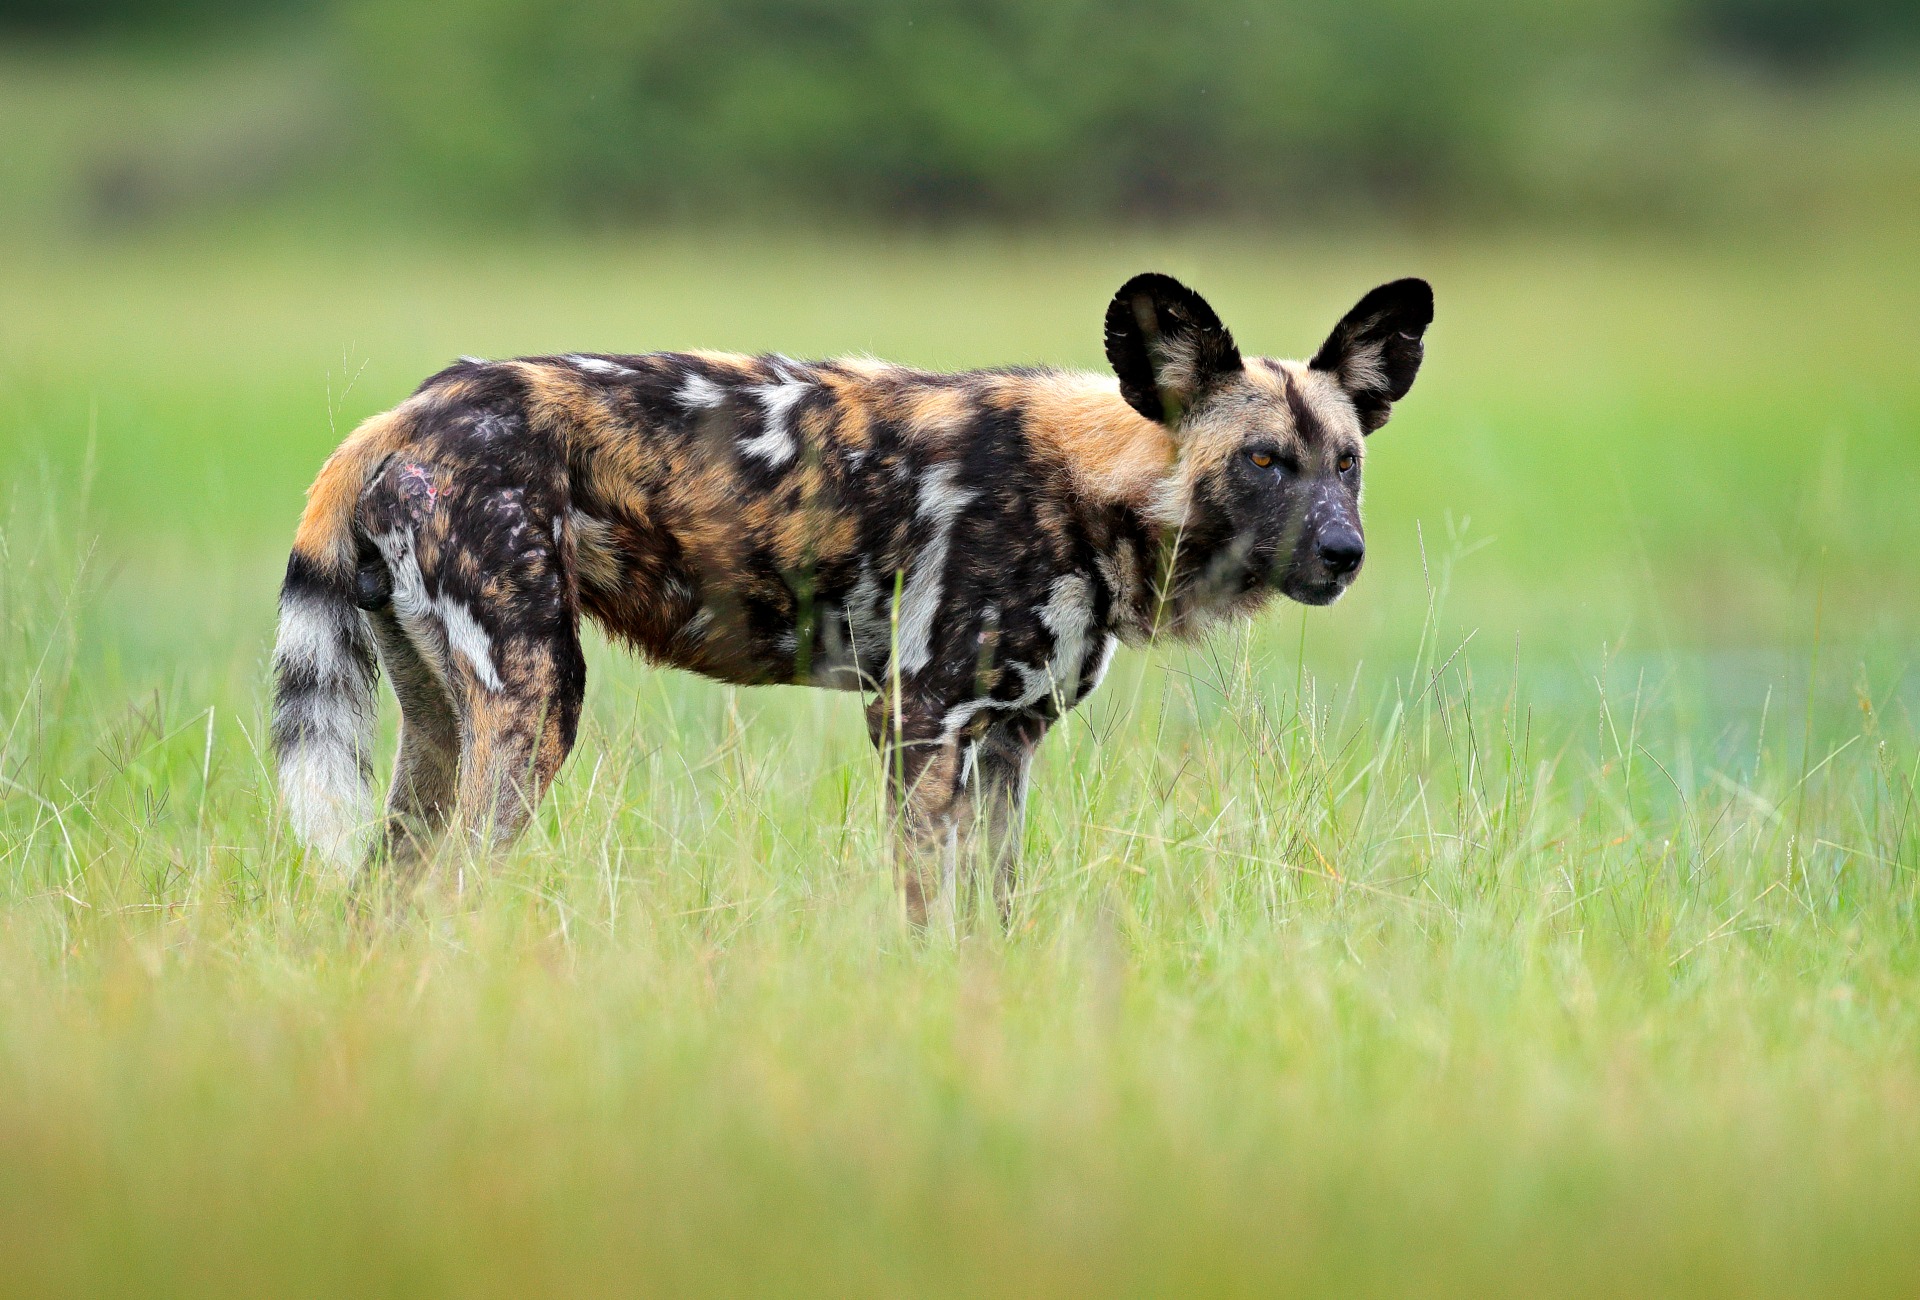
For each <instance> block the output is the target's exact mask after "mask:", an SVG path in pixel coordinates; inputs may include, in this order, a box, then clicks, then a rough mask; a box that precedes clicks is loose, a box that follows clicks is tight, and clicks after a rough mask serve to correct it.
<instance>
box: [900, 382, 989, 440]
mask: <svg viewBox="0 0 1920 1300" xmlns="http://www.w3.org/2000/svg"><path fill="white" fill-rule="evenodd" d="M974 410H975V408H974V404H973V402H972V401H971V400H970V399H969V398H968V395H967V394H966V393H965V392H964V391H963V390H961V389H959V388H911V389H908V390H907V391H906V392H905V393H904V394H903V395H902V400H901V401H900V403H899V407H898V411H897V414H898V417H899V420H900V423H901V424H902V425H903V426H905V431H906V434H907V436H908V437H909V438H911V437H914V436H916V435H918V436H921V437H930V438H933V439H937V440H945V439H947V438H950V437H952V436H953V434H955V433H956V432H958V431H959V430H961V429H963V428H965V427H966V426H967V424H968V422H969V421H970V420H971V419H972V418H973V414H974Z"/></svg>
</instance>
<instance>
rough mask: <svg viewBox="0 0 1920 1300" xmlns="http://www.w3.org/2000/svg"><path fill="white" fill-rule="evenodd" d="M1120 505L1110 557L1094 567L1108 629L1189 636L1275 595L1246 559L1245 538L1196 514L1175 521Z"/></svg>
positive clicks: (1129, 636) (1140, 638) (1139, 638)
mask: <svg viewBox="0 0 1920 1300" xmlns="http://www.w3.org/2000/svg"><path fill="white" fill-rule="evenodd" d="M1127 513H1128V518H1127V522H1126V524H1124V525H1123V526H1121V527H1120V528H1117V529H1116V530H1115V533H1114V538H1115V540H1114V545H1113V548H1112V552H1111V554H1112V556H1113V557H1115V558H1113V559H1111V560H1103V561H1102V564H1101V569H1102V576H1103V577H1105V578H1106V580H1107V584H1108V587H1109V588H1110V589H1111V591H1112V593H1113V621H1114V631H1116V632H1117V633H1118V634H1119V635H1120V638H1121V639H1122V640H1123V641H1125V642H1127V643H1128V644H1129V645H1144V644H1146V643H1148V642H1150V641H1156V640H1161V639H1166V638H1171V639H1174V640H1186V639H1191V638H1193V637H1196V636H1199V635H1201V634H1203V633H1204V632H1205V631H1206V630H1207V629H1208V628H1209V627H1211V626H1213V625H1214V624H1215V623H1217V622H1220V621H1221V620H1223V619H1229V618H1238V617H1244V616H1246V615H1249V614H1252V613H1254V612H1255V611H1256V610H1258V609H1259V608H1260V606H1262V605H1264V604H1266V603H1267V601H1268V600H1270V599H1272V597H1273V596H1274V595H1275V592H1274V590H1273V588H1272V587H1271V586H1270V585H1269V584H1268V583H1266V582H1265V581H1263V580H1261V579H1260V578H1259V577H1258V576H1257V575H1256V574H1255V573H1254V571H1253V570H1252V568H1251V567H1250V566H1249V564H1248V563H1247V555H1246V548H1245V546H1244V545H1242V544H1239V543H1238V542H1237V541H1236V539H1234V538H1232V537H1224V536H1219V537H1217V536H1213V535H1211V534H1210V533H1209V531H1208V529H1207V528H1206V526H1205V522H1204V521H1191V520H1190V521H1189V522H1188V523H1187V524H1186V525H1185V526H1176V525H1169V524H1164V523H1161V522H1159V521H1158V520H1157V519H1156V518H1153V517H1151V516H1150V514H1149V513H1148V512H1144V511H1129V512H1127Z"/></svg>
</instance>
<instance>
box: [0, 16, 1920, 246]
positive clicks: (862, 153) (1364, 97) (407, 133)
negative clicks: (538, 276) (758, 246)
mask: <svg viewBox="0 0 1920 1300" xmlns="http://www.w3.org/2000/svg"><path fill="white" fill-rule="evenodd" d="M1916 12H1917V11H1916V8H1915V6H1913V5H1911V4H1909V3H1903V2H1902V0H1564V2H1563V3H1535V2H1530V0H1456V2H1455V3H1449V4H1438V3H1426V2H1424V0H1376V2H1375V3H1368V4H1359V5H1356V4H1348V3H1342V2H1341V0H1283V2H1281V3H1271V2H1268V0H1052V2H1050V3H1047V4H1028V3H1022V2H1021V0H907V2H905V3H895V2H890V0H803V2H801V3H781V2H780V0H722V2H720V3H710V2H702V0H639V2H626V0H584V2H583V3H574V4H567V5H549V4H544V3H540V2H539V0H478V2H477V3H466V2H461V0H407V2H406V3H393V2H392V0H275V2H268V0H6V3H4V4H0V40H4V42H5V47H6V53H5V63H4V65H0V66H4V75H3V76H0V84H4V85H5V86H6V96H5V97H6V101H7V102H6V104H5V106H4V108H0V113H4V114H5V120H6V121H7V125H8V128H9V129H8V132H7V134H8V137H9V145H8V148H7V150H6V154H7V159H8V161H7V174H6V175H4V176H0V192H4V193H5V194H6V195H7V196H8V197H7V198H6V199H5V200H4V202H5V206H6V208H7V210H8V215H10V216H12V217H15V218H16V219H20V218H25V217H28V216H30V215H32V214H36V213H37V214H39V215H40V216H41V217H42V218H43V219H54V220H58V221H59V222H61V223H62V224H67V223H72V222H79V223H81V224H83V225H88V226H105V227H114V228H119V227H127V226H140V225H146V224H150V223H153V222H156V221H162V220H167V219H181V218H185V217H189V216H205V215H206V214H208V213H211V212H216V211H221V210H227V209H232V208H234V207H236V206H241V205H246V204H250V203H257V202H260V201H262V200H265V199H268V198H270V197H272V196H275V195H278V196H282V197H286V196H298V198H299V200H300V202H301V204H302V205H303V206H305V205H310V204H311V203H312V201H313V200H314V198H315V197H316V195H317V194H320V193H325V194H327V195H329V196H330V197H332V198H334V199H338V200H342V201H344V202H345V203H346V204H347V205H348V206H349V207H350V208H351V209H352V210H354V211H355V212H356V214H357V215H359V216H361V217H364V216H366V215H367V214H368V212H369V211H387V212H391V211H405V212H408V213H411V214H414V215H417V216H421V217H425V218H429V219H433V220H442V221H457V222H459V223H462V224H473V223H498V222H512V223H517V224H520V225H526V224H533V223H560V224H572V225H579V224H583V223H595V224H613V225H623V224H630V223H632V222H635V221H640V220H658V219H661V218H675V217H694V216H698V217H711V216H714V215H722V216H725V217H727V218H728V219H731V220H739V219H742V218H751V219H754V220H757V221H760V222H763V223H772V224H780V225H786V224H790V223H791V222H793V221H795V220H810V221H818V220H843V219H857V220H863V221H867V222H882V223H886V222H898V221H911V222H915V223H945V222H956V221H976V222H977V221H983V220H991V221H996V222H1019V223H1033V222H1050V221H1051V222H1057V221H1061V220H1067V219H1073V220H1082V221H1084V220H1090V219H1091V220H1100V221H1108V222H1111V221H1129V220H1145V221H1153V222H1166V221H1170V220H1188V221H1191V220H1196V219H1208V218H1221V217H1228V216H1231V217H1235V218H1239V219H1244V220H1249V221H1255V222H1260V223H1263V224H1270V223H1274V222H1298V221H1300V220H1303V219H1320V220H1330V219H1342V218H1346V217H1350V216H1351V215H1353V214H1354V213H1356V212H1365V213H1367V214H1368V215H1369V216H1371V217H1373V218H1376V219H1377V218H1379V217H1381V216H1383V215H1384V216H1389V217H1396V218H1403V219H1412V220H1420V221H1432V220H1437V219H1471V220H1478V221H1490V222H1498V223H1501V224H1507V223H1511V222H1513V221H1515V220H1542V219H1553V220H1558V221H1576V222H1581V223H1588V224H1591V223H1594V222H1607V223H1619V222H1644V221H1654V220H1657V221H1665V222H1688V223H1695V224H1697V223H1701V222H1713V221H1720V222H1726V221H1749V220H1752V219H1755V218H1762V217H1763V218H1767V219H1770V220H1780V219H1783V218H1797V219H1802V220H1804V219H1808V218H1812V217H1832V216H1833V215H1835V214H1836V213H1852V214H1855V215H1857V214H1858V213H1859V212H1860V211H1861V210H1863V209H1871V210H1880V211H1887V210H1892V209H1895V208H1898V207H1900V206H1902V205H1904V206H1906V207H1907V208H1908V209H1911V208H1912V207H1913V205H1915V204H1916V202H1920V96H1917V95H1916V91H1915V85H1914V76H1913V72H1914V68H1915V66H1916V60H1920V18H1917V17H1916Z"/></svg>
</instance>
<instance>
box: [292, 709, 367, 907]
mask: <svg viewBox="0 0 1920 1300" xmlns="http://www.w3.org/2000/svg"><path fill="white" fill-rule="evenodd" d="M344 722H345V719H344V718H343V719H338V720H336V722H335V723H334V724H331V725H327V726H324V727H320V726H314V727H313V729H312V730H311V731H310V732H309V734H308V735H307V736H306V737H305V738H304V739H303V740H302V741H301V743H299V744H297V745H295V746H293V747H291V748H290V749H288V750H287V752H285V753H284V754H282V755H281V756H280V793H281V797H282V798H283V799H284V800H285V802H286V808H287V819H288V820H289V821H291V822H292V823H293V830H294V834H295V835H297V836H299V838H300V841H301V843H303V844H305V845H307V846H308V847H309V848H311V849H312V850H313V851H314V852H315V853H316V854H318V855H319V856H320V857H322V858H324V859H325V860H326V861H327V862H328V863H330V864H332V865H333V866H334V867H336V868H338V869H339V870H340V872H341V873H342V874H345V873H347V872H351V871H352V870H353V869H354V868H355V867H357V866H358V865H359V863H360V859H361V857H362V856H363V855H364V853H365V852H366V842H367V830H368V828H369V827H370V826H371V825H372V822H373V815H374V814H373V791H372V790H371V789H370V788H369V787H368V784H367V782H366V780H365V778H364V776H363V775H362V773H361V770H360V751H359V750H357V749H354V748H350V747H344V746H343V743H342V742H343V739H344V737H343V736H341V735H340V734H338V733H339V732H342V731H345V730H346V727H345V726H344V725H339V724H343V723H344ZM308 723H309V725H310V726H312V724H313V720H312V719H311V718H309V719H308Z"/></svg>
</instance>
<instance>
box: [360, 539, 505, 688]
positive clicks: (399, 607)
mask: <svg viewBox="0 0 1920 1300" xmlns="http://www.w3.org/2000/svg"><path fill="white" fill-rule="evenodd" d="M373 544H374V546H376V547H377V548H379V551H380V555H381V558H383V559H385V560H386V562H387V572H388V574H390V575H391V576H392V578H393V597H392V599H393V612H394V616H395V617H396V618H398V619H399V620H400V626H401V627H402V628H403V629H404V630H405V631H406V633H407V637H408V639H409V640H411V641H412V642H413V644H414V648H415V649H416V650H418V651H419V652H420V657H421V658H422V659H424V660H426V661H427V664H428V666H429V667H431V668H432V669H433V670H434V672H435V673H436V674H437V675H438V676H439V678H440V681H441V683H442V684H443V685H449V686H450V685H451V684H452V681H451V673H450V671H449V669H450V665H449V664H448V662H447V656H448V653H449V652H454V653H458V654H459V655H460V657H461V658H463V659H465V660H466V661H467V664H468V666H469V667H471V668H472V669H473V675H474V676H475V677H476V678H478V679H479V681H480V684H481V685H483V686H485V687H486V688H487V689H488V690H490V691H497V690H499V689H500V688H501V682H500V674H499V673H498V672H496V671H495V669H494V665H493V642H492V641H491V640H490V639H489V638H488V636H487V634H486V631H485V630H484V629H483V628H481V626H480V624H479V622H478V621H477V620H476V619H475V618H474V617H473V611H472V610H470V609H468V608H467V606H466V605H465V604H463V603H461V602H460V601H458V600H455V599H454V598H453V597H451V596H447V595H442V596H440V597H438V598H434V597H429V596H428V595H427V585H426V581H425V579H424V578H422V577H421V575H420V562H419V560H418V559H417V558H416V557H415V555H414V553H413V534H412V533H409V532H392V533H382V534H381V535H380V536H378V537H376V538H374V539H373Z"/></svg>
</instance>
